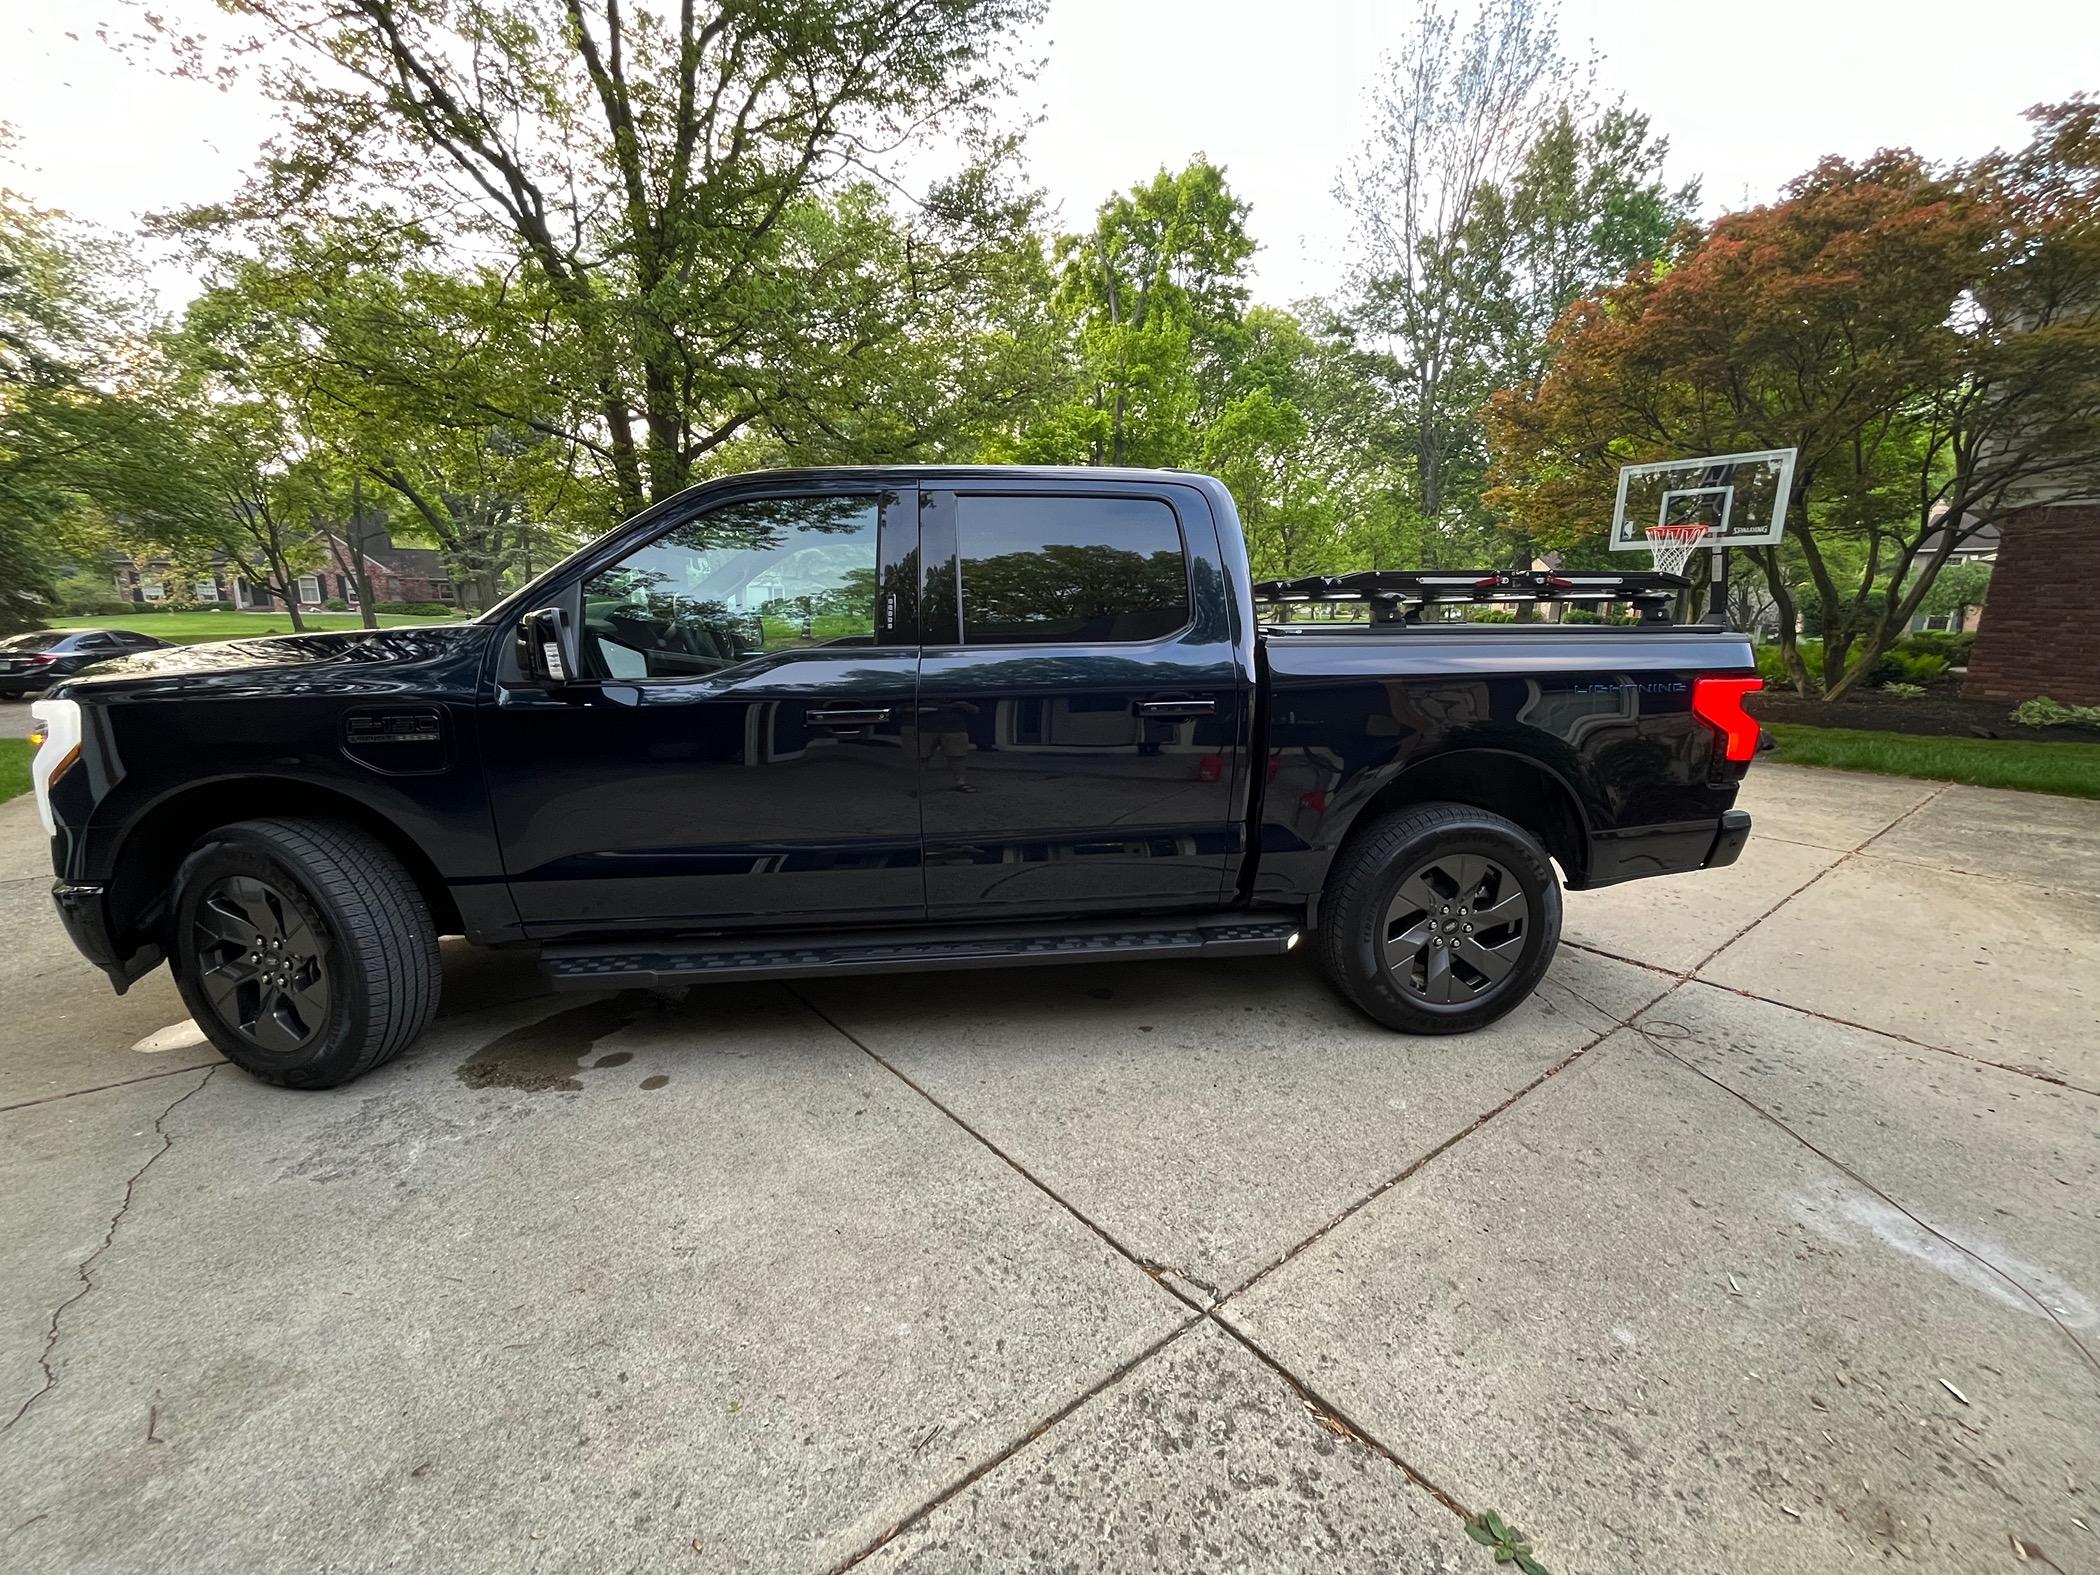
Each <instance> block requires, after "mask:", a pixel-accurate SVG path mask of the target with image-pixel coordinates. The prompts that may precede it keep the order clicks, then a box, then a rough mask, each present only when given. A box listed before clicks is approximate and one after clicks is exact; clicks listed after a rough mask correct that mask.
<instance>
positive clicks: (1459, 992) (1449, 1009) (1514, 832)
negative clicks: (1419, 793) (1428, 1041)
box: [1319, 804, 1561, 1034]
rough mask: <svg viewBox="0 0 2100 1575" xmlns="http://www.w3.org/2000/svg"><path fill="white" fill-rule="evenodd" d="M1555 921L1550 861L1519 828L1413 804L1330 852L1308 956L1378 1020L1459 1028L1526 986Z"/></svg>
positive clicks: (1416, 1027) (1429, 1029)
mask: <svg viewBox="0 0 2100 1575" xmlns="http://www.w3.org/2000/svg"><path fill="white" fill-rule="evenodd" d="M1560 918H1561V902H1560V882H1559V880H1558V879H1557V878H1556V876H1555V875H1554V873H1553V864H1552V861H1551V860H1550V859H1549V858H1548V857H1547V854H1546V850H1545V849H1544V848H1542V847H1540V846H1539V844H1538V842H1537V841H1536V839H1534V838H1533V837H1532V836H1531V834H1530V833H1529V832H1527V831H1525V830H1524V828H1523V827H1521V826H1519V825H1517V824H1515V823H1514V822H1513V821H1508V820H1505V819H1503V818H1502V817H1501V816H1500V815H1494V814H1490V813H1488V812H1487V811H1486V810H1483V809H1474V808H1472V807H1471V806H1469V805H1465V804H1416V805H1411V806H1409V807H1408V808H1406V809H1401V810H1396V811H1394V812H1393V813H1392V814H1390V815H1387V816H1384V817H1382V818H1381V819H1379V820H1378V821H1376V822H1374V823H1373V824H1372V825H1370V826H1368V827H1366V828H1364V830H1362V831H1361V832H1359V833H1358V834H1357V835H1355V836H1354V837H1352V838H1351V839H1350V841H1349V842H1348V844H1347V845H1346V846H1345V847H1344V848H1343V849H1342V851H1341V853H1340V855H1338V856H1337V858H1336V860H1335V865H1334V868H1333V870H1332V871H1331V872H1330V873H1329V875H1328V878H1327V891H1326V896H1325V898H1324V900H1323V902H1322V905H1321V918H1320V932H1319V942H1320V958H1321V962H1322V963H1323V965H1324V966H1325V967H1326V969H1327V974H1328V977H1329V978H1331V979H1332V980H1333V981H1334V983H1335V986H1336V988H1338V989H1339V990H1340V991H1341V992H1342V994H1344V995H1346V996H1347V997H1348V998H1349V999H1350V1000H1351V1001H1353V1002H1354V1003H1355V1004H1356V1005H1357V1006H1359V1007H1361V1008H1362V1009H1363V1010H1364V1011H1365V1012H1367V1013H1369V1014H1370V1015H1371V1016H1372V1017H1375V1018H1376V1019H1378V1021H1379V1022H1381V1023H1383V1024H1385V1025H1386V1026H1387V1027H1388V1028H1398V1029H1401V1030H1403V1031H1405V1032H1407V1033H1415V1034H1462V1033H1468V1032H1470V1031H1471V1030H1473V1029H1475V1028H1483V1027H1485V1026H1486V1025H1487V1024H1489V1023H1492V1022H1494V1021H1495V1020H1496V1019H1497V1018H1499V1017H1501V1016H1503V1015H1504V1014H1505V1013H1507V1012H1510V1011H1512V1010H1514V1009H1515V1008H1516V1007H1517V1006H1518V1005H1519V1004H1520V1003H1521V1002H1523V1001H1524V1000H1525V999H1526V998H1527V997H1529V996H1530V994H1531V992H1532V991H1533V990H1534V989H1536V988H1537V987H1538V982H1539V980H1540V979H1541V978H1543V977H1544V976H1545V972H1546V966H1547V964H1549V963H1550V962H1552V960H1553V953H1554V950H1555V948H1556V947H1557V946H1558V945H1559V944H1560Z"/></svg>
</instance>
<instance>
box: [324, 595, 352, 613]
mask: <svg viewBox="0 0 2100 1575" xmlns="http://www.w3.org/2000/svg"><path fill="white" fill-rule="evenodd" d="M321 606H322V607H323V609H325V610H326V611H328V612H348V611H349V610H350V604H349V603H348V602H346V601H344V600H343V599H342V597H340V596H331V597H329V598H328V600H327V601H325V602H323V603H321Z"/></svg>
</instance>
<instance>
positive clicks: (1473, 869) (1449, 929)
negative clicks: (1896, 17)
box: [1379, 853, 1531, 1006]
mask: <svg viewBox="0 0 2100 1575" xmlns="http://www.w3.org/2000/svg"><path fill="white" fill-rule="evenodd" d="M1530 922H1531V901H1530V899H1529V898H1528V897H1526V896H1525V894H1524V888H1523V886H1522V885H1521V884H1520V883H1519V882H1518V880H1517V878H1516V876H1515V875H1513V874H1511V873H1510V871H1509V870H1507V869H1505V868H1504V867H1503V866H1502V865H1501V864H1498V863H1497V862H1496V861H1495V860H1493V859H1491V858H1487V857H1485V856H1483V855H1481V854H1477V853H1455V854H1447V855H1444V856H1441V857H1438V858H1433V859H1431V860H1430V861H1429V862H1427V863H1425V864H1423V865H1422V866H1421V867H1420V868H1418V869H1416V870H1415V871H1414V872H1413V873H1412V874H1410V875H1408V876H1406V877H1405V878H1403V879H1402V880H1401V882H1400V884H1399V886H1398V887H1397V888H1396V889H1395V891H1394V893H1393V899H1392V901H1391V902H1390V903H1389V904H1387V906H1386V912H1385V930H1384V936H1383V939H1382V940H1381V941H1380V942H1379V953H1380V957H1381V960H1382V961H1383V962H1384V964H1385V966H1386V967H1387V968H1388V969H1390V970H1391V971H1392V973H1393V974H1394V976H1395V978H1396V980H1397V981H1398V982H1399V984H1400V985H1401V987H1402V988H1403V989H1406V990H1408V991H1409V992H1411V993H1412V994H1414V995H1416V996H1419V997H1420V998H1421V999H1422V1000H1423V1001H1425V1002H1427V1003H1428V1004H1430V1005H1432V1006H1462V1005H1469V1004H1471V1003H1474V1002H1478V1001H1483V1000H1485V999H1487V998H1488V997H1489V996H1491V995H1493V994H1495V993H1496V992H1497V991H1499V990H1501V989H1502V988H1503V987H1504V986H1505V985H1507V984H1508V983H1509V981H1510V978H1511V976H1512V975H1513V973H1514V972H1515V969H1516V966H1517V963H1518V962H1519V961H1520V960H1521V959H1522V958H1523V955H1524V945H1525V941H1526V939H1527V936H1528V928H1529V925H1530Z"/></svg>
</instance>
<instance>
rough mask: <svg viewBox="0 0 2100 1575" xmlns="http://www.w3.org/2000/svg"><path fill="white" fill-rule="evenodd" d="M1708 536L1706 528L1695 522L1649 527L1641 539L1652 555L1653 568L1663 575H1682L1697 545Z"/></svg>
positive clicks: (1696, 549) (1697, 548)
mask: <svg viewBox="0 0 2100 1575" xmlns="http://www.w3.org/2000/svg"><path fill="white" fill-rule="evenodd" d="M1707 534H1708V527H1706V526H1705V525H1701V524H1698V523H1696V522H1687V523H1685V524H1682V525H1650V526H1649V527H1648V529H1647V532H1646V534H1645V535H1643V537H1642V538H1641V540H1642V542H1643V544H1644V545H1645V546H1646V547H1647V549H1648V551H1649V552H1650V553H1652V554H1654V557H1655V567H1656V569H1657V570H1658V571H1659V572H1660V573H1663V574H1682V573H1684V566H1685V565H1686V564H1687V563H1690V562H1691V561H1692V554H1693V553H1695V552H1697V551H1698V550H1699V543H1700V542H1702V541H1704V540H1705V539H1706V537H1707Z"/></svg>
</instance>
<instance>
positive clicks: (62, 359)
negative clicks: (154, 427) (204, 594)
mask: <svg viewBox="0 0 2100 1575" xmlns="http://www.w3.org/2000/svg"><path fill="white" fill-rule="evenodd" d="M4 131H5V128H4V127H0V134H4ZM4 143H5V139H4V135H0V147H4ZM129 271H130V270H129V267H128V264H127V263H126V261H125V259H124V257H123V255H122V253H121V252H120V251H119V250H118V249H117V248H116V247H115V246H113V245H112V244H111V243H110V242H108V241H107V240H106V239H104V238H102V237H99V236H97V235H94V234H92V233H91V232H89V231H87V230H86V229H84V228H83V227H81V226H79V225H77V224H75V223H73V222H72V221H70V220H68V219H67V217H66V216H65V215H64V214H62V213H58V212H55V211H53V210H50V209H45V208H39V207H37V206H35V205H34V204H32V203H30V202H29V201H28V200H27V199H26V198H24V197H22V196H21V195H20V194H18V193H16V192H14V191H12V190H7V189H4V188H0V634H5V633H11V632H13V631H14V630H17V629H21V628H27V627H34V626H36V625H37V624H39V623H41V622H43V621H44V620H45V619H46V618H47V617H48V616H49V615H50V613H51V612H52V611H53V610H54V581H55V577H56V575H57V573H58V571H59V569H60V567H61V566H62V565H63V564H65V563H67V562H69V561H81V562H97V561H99V560H100V559H101V558H103V557H104V556H105V555H106V553H107V551H108V547H109V541H108V536H107V530H106V525H107V521H106V519H105V518H104V516H103V515H102V513H101V512H100V510H99V509H98V508H97V506H96V500H97V494H98V492H101V491H104V490H105V486H104V483H105V482H106V480H107V478H108V477H109V476H110V475H111V474H112V473H113V472H121V471H122V470H123V469H124V468H125V456H127V455H128V454H130V453H131V452H132V451H133V450H134V448H135V446H136V438H137V434H138V429H139V427H140V426H141V424H142V422H144V420H145V419H146V418H145V413H144V412H143V411H142V410H141V409H140V407H139V406H138V405H137V404H135V403H134V402H133V400H132V399H131V398H130V397H129V396H130V395H131V393H132V392H133V390H134V389H135V387H136V384H137V382H138V377H139V369H138V366H137V360H138V357H139V354H140V345H141V338H142V334H143V330H144V326H145V325H144V324H143V323H142V322H141V321H140V319H139V317H138V314H137V313H136V312H135V311H134V310H133V309H131V308H129V307H127V306H126V305H125V304H124V301H125V295H126V285H127V284H128V283H130V282H131V281H130V280H129V278H128V275H129ZM132 298H134V299H135V298H136V296H135V294H134V295H133V297H132Z"/></svg>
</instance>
